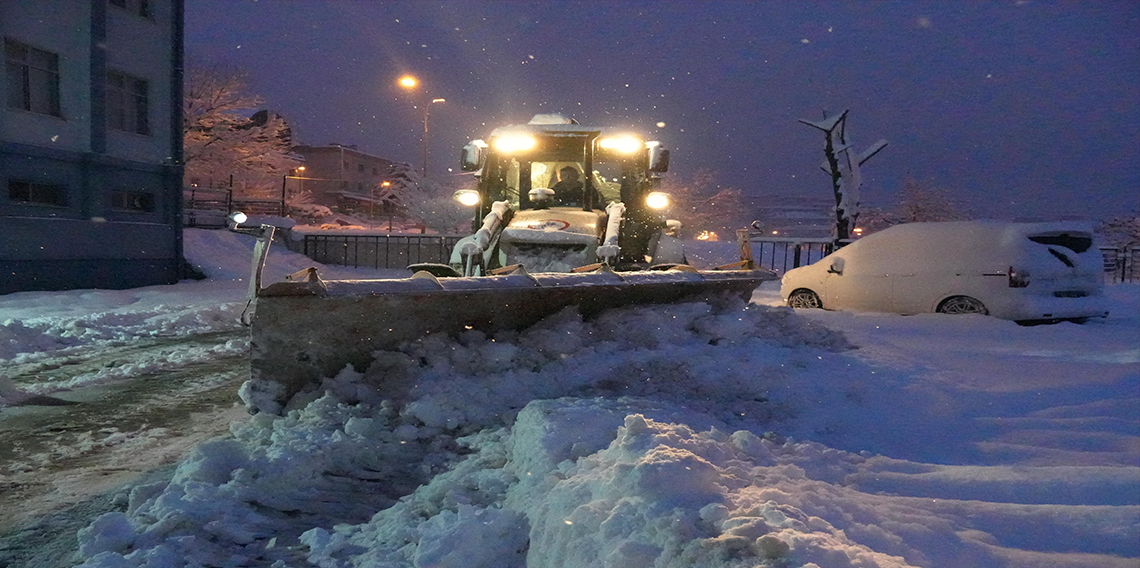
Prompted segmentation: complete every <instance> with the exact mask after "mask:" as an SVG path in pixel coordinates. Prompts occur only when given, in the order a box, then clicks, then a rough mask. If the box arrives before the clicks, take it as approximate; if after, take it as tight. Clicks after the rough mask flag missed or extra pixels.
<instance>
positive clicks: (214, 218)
mask: <svg viewBox="0 0 1140 568" xmlns="http://www.w3.org/2000/svg"><path fill="white" fill-rule="evenodd" d="M283 207H284V204H283V202H282V201H281V200H280V199H240V198H238V199H235V198H234V196H233V190H229V189H197V188H191V189H183V190H182V225H183V226H184V227H207V228H212V227H224V226H225V225H226V217H227V216H229V214H230V213H233V212H234V211H241V212H242V213H245V214H247V215H282V216H284V214H285V211H284V208H283Z"/></svg>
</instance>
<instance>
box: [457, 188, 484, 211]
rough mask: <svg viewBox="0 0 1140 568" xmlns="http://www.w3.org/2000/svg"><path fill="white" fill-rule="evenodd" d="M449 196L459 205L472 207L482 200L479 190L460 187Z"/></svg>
mask: <svg viewBox="0 0 1140 568" xmlns="http://www.w3.org/2000/svg"><path fill="white" fill-rule="evenodd" d="M451 197H452V199H454V200H456V201H458V202H459V203H460V205H466V206H467V207H474V206H476V205H478V204H479V202H480V201H482V199H481V198H480V197H479V192H478V191H475V190H474V189H461V190H459V191H457V192H455V194H454V195H452V196H451Z"/></svg>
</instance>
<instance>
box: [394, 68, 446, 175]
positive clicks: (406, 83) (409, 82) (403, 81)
mask: <svg viewBox="0 0 1140 568" xmlns="http://www.w3.org/2000/svg"><path fill="white" fill-rule="evenodd" d="M398 83H399V84H400V86H401V87H403V88H405V89H407V90H409V91H410V90H412V89H415V88H416V87H417V86H419V84H420V82H419V80H418V79H416V78H415V77H413V76H411V75H404V76H403V77H400V80H399V81H398ZM424 101H425V102H424V135H423V138H421V140H420V143H421V145H422V146H423V158H424V169H423V177H425V178H426V177H427V171H428V117H429V116H431V112H430V110H431V105H433V104H435V103H443V102H447V101H446V100H444V99H440V98H431V97H428V96H427V95H426V94H425V95H424Z"/></svg>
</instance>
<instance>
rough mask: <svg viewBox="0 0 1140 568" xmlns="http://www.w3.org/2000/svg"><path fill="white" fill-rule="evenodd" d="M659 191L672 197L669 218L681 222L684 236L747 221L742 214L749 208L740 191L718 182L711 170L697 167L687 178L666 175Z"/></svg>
mask: <svg viewBox="0 0 1140 568" xmlns="http://www.w3.org/2000/svg"><path fill="white" fill-rule="evenodd" d="M661 190H662V191H666V192H668V193H669V194H670V195H671V196H672V198H673V206H672V208H670V209H669V212H668V214H669V217H670V218H671V219H676V220H678V221H680V222H681V233H682V235H684V236H686V237H692V236H694V235H696V234H698V233H700V232H702V231H713V232H717V233H721V234H724V233H725V232H726V231H727V230H729V229H736V228H738V227H743V226H745V225H746V224H747V223H748V219H746V218H745V217H746V216H747V212H748V211H749V210H750V209H751V208H750V207H747V205H746V203H745V201H746V200H745V198H744V195H743V193H742V192H741V191H740V190H739V189H736V188H733V187H722V186H720V185H718V184H717V183H716V175H715V173H714V172H713V171H712V170H708V169H701V170H697V172H696V173H694V174H693V176H692V177H691V178H689V179H684V178H678V177H670V178H669V179H668V181H665V182H663V183H662V185H661Z"/></svg>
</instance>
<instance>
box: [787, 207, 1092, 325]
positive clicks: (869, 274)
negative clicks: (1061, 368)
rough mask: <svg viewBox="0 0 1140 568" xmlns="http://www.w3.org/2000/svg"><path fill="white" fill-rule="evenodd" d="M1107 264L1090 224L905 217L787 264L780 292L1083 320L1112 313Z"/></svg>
mask: <svg viewBox="0 0 1140 568" xmlns="http://www.w3.org/2000/svg"><path fill="white" fill-rule="evenodd" d="M1103 271H1104V265H1103V259H1102V257H1101V253H1100V249H1098V248H1097V247H1096V246H1094V243H1093V233H1092V228H1091V227H1090V226H1088V225H1087V224H1084V223H1073V222H1054V223H1008V222H997V221H960V222H946V223H907V224H903V225H896V226H893V227H890V228H887V229H884V230H882V231H879V232H877V233H874V234H871V235H868V236H866V237H863V238H861V239H859V240H857V241H855V242H853V243H851V244H849V245H847V246H845V247H843V248H841V249H839V250H837V251H835V252H834V253H832V254H830V255H828V256H826V257H824V258H823V259H821V260H819V261H818V262H815V263H814V264H811V265H810V266H804V267H801V268H796V269H793V270H789V271H788V272H787V273H786V274H784V278H783V280H782V282H781V286H780V294H781V295H782V296H783V297H784V300H785V301H786V302H787V304H788V305H789V306H791V307H794V308H825V309H831V310H865V311H877V312H894V313H900V314H918V313H926V312H939V313H947V314H964V313H970V314H989V315H992V316H995V317H999V318H1003V319H1009V320H1015V321H1041V320H1063V319H1073V320H1082V319H1085V318H1090V317H1106V316H1108V311H1107V310H1106V309H1105V307H1104V305H1105V304H1104V302H1103V293H1102V287H1103V285H1104V282H1103V279H1104V273H1103Z"/></svg>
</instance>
